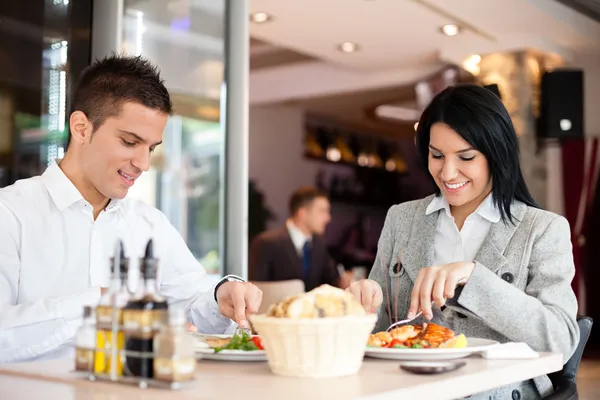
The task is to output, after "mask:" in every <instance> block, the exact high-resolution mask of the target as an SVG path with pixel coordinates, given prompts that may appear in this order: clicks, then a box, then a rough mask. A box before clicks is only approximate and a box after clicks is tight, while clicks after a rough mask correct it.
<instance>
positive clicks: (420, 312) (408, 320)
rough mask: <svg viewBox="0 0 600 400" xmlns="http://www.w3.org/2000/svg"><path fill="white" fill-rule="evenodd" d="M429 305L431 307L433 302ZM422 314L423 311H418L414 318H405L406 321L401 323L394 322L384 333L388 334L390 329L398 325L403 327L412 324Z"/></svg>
mask: <svg viewBox="0 0 600 400" xmlns="http://www.w3.org/2000/svg"><path fill="white" fill-rule="evenodd" d="M431 305H432V306H433V302H431ZM422 314H423V311H419V312H418V313H417V314H416V315H415V316H414V317H412V318H407V319H403V320H402V321H397V322H394V323H393V324H391V325H390V326H389V327H388V328H387V329H386V330H385V331H386V332H390V331H391V330H392V329H394V328H395V327H397V326H400V325H405V324H408V323H409V322H412V321H414V320H416V319H417V318H419V317H420V316H421V315H422Z"/></svg>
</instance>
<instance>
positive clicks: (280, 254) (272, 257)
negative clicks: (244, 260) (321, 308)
mask: <svg viewBox="0 0 600 400" xmlns="http://www.w3.org/2000/svg"><path fill="white" fill-rule="evenodd" d="M289 207H290V218H289V219H288V220H287V221H286V223H285V226H283V227H281V228H278V229H274V230H269V231H266V232H263V233H261V234H260V235H258V236H257V237H256V238H255V239H254V240H253V242H252V245H251V246H250V260H249V268H248V273H249V278H250V280H251V281H283V280H290V279H302V280H303V281H304V285H305V288H306V290H307V291H308V290H311V289H313V288H315V287H317V286H319V285H321V284H324V283H327V284H330V285H334V286H340V285H341V282H340V274H339V272H338V270H337V268H336V266H335V265H334V264H333V262H332V261H331V259H330V258H329V254H328V251H327V245H326V243H325V239H324V237H323V236H322V235H323V233H324V232H325V228H326V227H327V224H328V223H329V221H330V220H331V215H330V212H329V210H330V205H329V200H328V199H327V195H325V193H323V192H321V191H319V190H318V189H316V188H313V187H302V188H299V189H297V190H296V191H295V192H294V193H293V194H292V196H291V198H290V204H289Z"/></svg>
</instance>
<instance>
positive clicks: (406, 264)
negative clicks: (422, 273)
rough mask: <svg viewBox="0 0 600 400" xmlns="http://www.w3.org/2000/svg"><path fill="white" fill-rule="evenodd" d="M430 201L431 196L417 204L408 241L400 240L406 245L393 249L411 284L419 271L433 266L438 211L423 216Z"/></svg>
mask: <svg viewBox="0 0 600 400" xmlns="http://www.w3.org/2000/svg"><path fill="white" fill-rule="evenodd" d="M432 199H433V196H428V197H426V198H425V199H423V201H420V202H419V203H418V205H417V207H416V210H415V213H414V215H413V220H412V225H411V228H410V231H409V233H408V239H407V240H401V243H406V245H405V246H404V247H402V248H401V249H395V251H396V252H399V251H401V252H402V257H401V260H402V265H401V267H402V268H404V270H405V271H406V272H407V273H408V276H409V277H410V279H411V280H412V281H413V282H414V281H415V279H416V278H417V275H418V274H419V270H421V269H422V268H425V267H429V266H431V265H433V250H434V246H433V240H434V237H435V229H436V225H437V219H438V213H439V212H440V211H436V212H433V213H431V214H429V215H426V214H425V211H426V209H427V206H428V205H429V203H430V202H431V200H432ZM396 257H398V254H396ZM396 262H397V260H392V265H394V264H396Z"/></svg>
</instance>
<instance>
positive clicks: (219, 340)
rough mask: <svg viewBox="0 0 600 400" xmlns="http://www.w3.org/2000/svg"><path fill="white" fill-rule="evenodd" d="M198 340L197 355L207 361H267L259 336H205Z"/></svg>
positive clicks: (240, 334)
mask: <svg viewBox="0 0 600 400" xmlns="http://www.w3.org/2000/svg"><path fill="white" fill-rule="evenodd" d="M194 336H196V337H197V338H198V341H197V343H196V354H197V355H200V356H201V357H202V358H204V359H207V360H219V361H267V354H266V353H265V351H264V348H263V345H262V342H261V340H260V337H259V336H256V335H250V334H248V333H246V332H243V331H242V332H241V333H239V334H234V335H204V334H201V333H194Z"/></svg>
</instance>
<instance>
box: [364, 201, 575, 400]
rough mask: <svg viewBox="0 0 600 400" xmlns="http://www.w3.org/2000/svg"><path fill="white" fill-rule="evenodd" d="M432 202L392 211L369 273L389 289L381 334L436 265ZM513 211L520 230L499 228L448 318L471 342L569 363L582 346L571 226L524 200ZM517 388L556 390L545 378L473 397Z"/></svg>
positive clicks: (525, 395)
mask: <svg viewBox="0 0 600 400" xmlns="http://www.w3.org/2000/svg"><path fill="white" fill-rule="evenodd" d="M432 199H433V195H432V196H429V197H426V198H424V199H421V200H416V201H410V202H407V203H403V204H399V205H395V206H392V207H391V208H390V210H389V211H388V214H387V217H386V220H385V224H384V227H383V231H382V232H381V237H380V238H379V247H378V255H377V259H376V261H375V265H374V266H373V269H372V270H371V273H370V275H369V278H370V279H373V280H375V281H377V282H378V283H379V284H380V285H381V287H382V289H383V297H384V302H383V304H382V306H381V307H380V309H379V312H378V316H379V318H378V321H377V325H376V327H375V331H381V330H385V329H386V328H387V327H388V326H389V324H390V321H391V320H392V319H395V318H396V317H395V316H390V315H389V311H388V310H391V313H392V314H394V310H395V309H397V312H398V318H399V319H403V318H405V316H406V314H407V312H408V307H409V305H410V295H411V291H412V287H413V282H414V280H415V279H416V277H417V274H418V273H419V270H420V269H421V268H424V267H428V266H431V265H432V263H433V250H434V246H433V239H434V234H435V230H436V222H437V217H438V214H439V211H438V212H437V213H432V214H430V215H425V210H426V208H427V206H428V205H429V203H430V202H431V200H432ZM511 213H512V215H513V216H514V217H515V219H514V221H515V224H514V225H512V224H504V223H503V222H502V221H499V222H498V223H494V224H492V227H491V228H490V232H489V234H488V236H487V237H486V239H485V240H484V242H483V244H482V245H481V248H480V249H479V251H478V253H477V255H476V257H475V260H473V261H475V263H476V266H475V269H474V270H473V274H472V275H471V278H470V280H469V281H468V282H467V283H466V284H465V285H464V287H462V289H459V290H457V292H456V296H455V297H454V298H453V299H449V300H448V302H447V307H446V308H445V310H444V312H443V316H444V317H445V320H446V321H447V323H448V324H450V325H451V327H452V328H453V329H454V330H455V331H456V332H457V333H464V334H465V335H466V336H467V337H479V338H488V339H493V340H497V341H499V342H501V343H504V342H508V341H513V342H525V343H527V344H529V346H531V347H532V348H533V349H534V350H536V351H541V352H557V353H562V354H563V360H564V362H565V363H566V362H567V360H568V359H569V357H570V356H571V354H573V352H574V351H575V347H576V346H577V343H578V341H579V328H578V325H577V321H576V315H577V299H576V297H575V294H574V293H573V290H572V288H571V281H572V279H573V276H574V275H575V267H574V264H573V254H572V247H571V240H570V229H569V223H568V222H567V220H566V219H565V218H563V217H561V216H559V215H557V214H553V213H551V212H548V211H543V210H539V209H536V208H533V207H529V206H527V205H525V204H523V203H520V202H515V203H514V204H513V206H512V207H511ZM400 254H401V256H400V257H399V255H400ZM399 259H400V262H399V261H398V260H399ZM465 261H471V260H465ZM398 264H400V267H398ZM390 299H393V300H392V301H390ZM515 390H518V391H519V392H520V398H522V399H529V398H539V397H540V396H545V395H547V394H550V393H552V391H553V388H552V383H551V382H550V379H549V378H548V377H547V376H541V377H537V378H534V379H532V380H531V381H527V382H520V383H515V384H512V385H508V386H505V387H501V388H497V389H495V390H493V391H491V392H487V393H481V394H478V395H475V396H473V397H472V398H474V399H486V400H488V399H513V398H515V397H513V391H515ZM514 396H516V393H515V394H514Z"/></svg>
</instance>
